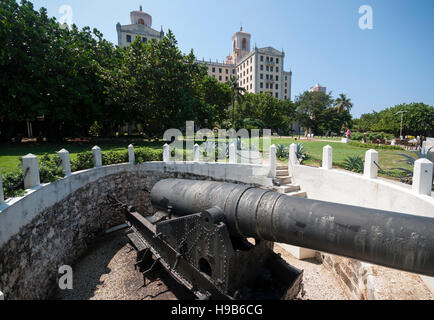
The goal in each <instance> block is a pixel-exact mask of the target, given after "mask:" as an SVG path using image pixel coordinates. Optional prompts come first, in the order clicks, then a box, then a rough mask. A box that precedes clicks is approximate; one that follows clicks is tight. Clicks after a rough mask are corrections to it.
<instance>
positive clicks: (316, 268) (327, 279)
mask: <svg viewBox="0 0 434 320" xmlns="http://www.w3.org/2000/svg"><path fill="white" fill-rule="evenodd" d="M274 251H275V252H276V253H278V254H280V255H281V257H282V258H283V259H284V260H285V261H286V262H287V263H288V264H290V265H292V266H294V267H296V268H297V269H300V270H304V273H303V287H304V289H303V291H304V292H303V293H302V294H301V295H299V299H301V300H349V297H348V296H347V295H346V294H345V291H344V290H343V288H342V287H341V286H340V284H339V282H338V280H337V279H336V278H335V277H334V276H333V274H332V273H331V272H330V271H328V270H327V269H326V268H325V267H324V266H323V265H322V263H320V262H318V261H317V260H315V259H309V260H303V261H301V260H297V259H296V258H294V257H293V256H292V255H291V254H289V253H287V252H286V251H285V250H284V249H282V248H281V247H279V246H278V245H275V247H274Z"/></svg>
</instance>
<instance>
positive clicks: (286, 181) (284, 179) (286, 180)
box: [276, 177, 292, 186]
mask: <svg viewBox="0 0 434 320" xmlns="http://www.w3.org/2000/svg"><path fill="white" fill-rule="evenodd" d="M276 182H277V183H278V184H279V185H281V186H283V185H285V184H290V183H291V182H292V178H291V177H277V178H276Z"/></svg>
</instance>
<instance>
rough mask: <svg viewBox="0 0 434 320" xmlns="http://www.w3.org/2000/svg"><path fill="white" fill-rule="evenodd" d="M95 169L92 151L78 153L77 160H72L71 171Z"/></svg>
mask: <svg viewBox="0 0 434 320" xmlns="http://www.w3.org/2000/svg"><path fill="white" fill-rule="evenodd" d="M90 168H93V156H92V152H91V151H86V152H81V153H78V154H77V156H76V158H75V159H72V160H71V171H72V172H76V171H82V170H87V169H90Z"/></svg>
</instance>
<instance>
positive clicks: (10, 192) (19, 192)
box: [2, 169, 24, 198]
mask: <svg viewBox="0 0 434 320" xmlns="http://www.w3.org/2000/svg"><path fill="white" fill-rule="evenodd" d="M2 178H3V192H4V195H5V196H6V198H9V197H20V196H23V195H24V183H23V170H22V169H17V170H14V171H11V172H8V173H6V174H4V175H3V177H2Z"/></svg>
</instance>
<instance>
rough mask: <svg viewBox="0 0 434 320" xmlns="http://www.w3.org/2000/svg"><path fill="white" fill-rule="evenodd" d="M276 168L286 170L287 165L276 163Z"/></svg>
mask: <svg viewBox="0 0 434 320" xmlns="http://www.w3.org/2000/svg"><path fill="white" fill-rule="evenodd" d="M277 170H286V171H288V166H286V165H277Z"/></svg>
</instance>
